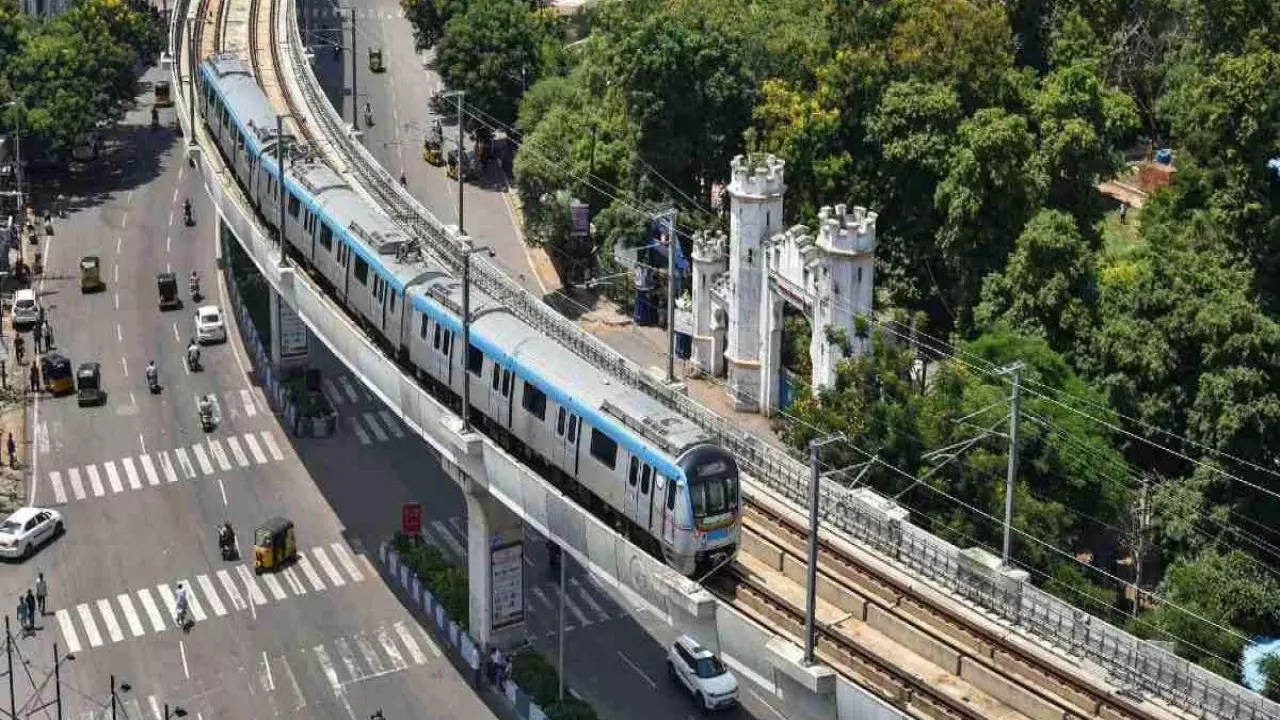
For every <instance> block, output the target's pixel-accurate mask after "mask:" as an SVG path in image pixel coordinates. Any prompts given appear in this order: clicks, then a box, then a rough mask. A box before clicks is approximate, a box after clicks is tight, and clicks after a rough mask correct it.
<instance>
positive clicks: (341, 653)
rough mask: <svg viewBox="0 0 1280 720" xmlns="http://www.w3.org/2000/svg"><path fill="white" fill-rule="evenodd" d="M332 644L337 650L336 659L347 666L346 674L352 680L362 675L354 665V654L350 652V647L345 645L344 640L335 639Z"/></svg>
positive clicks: (356, 665)
mask: <svg viewBox="0 0 1280 720" xmlns="http://www.w3.org/2000/svg"><path fill="white" fill-rule="evenodd" d="M333 644H334V645H335V646H337V648H338V657H339V658H342V664H343V665H346V666H347V674H348V675H350V676H351V677H352V678H358V677H360V676H361V675H363V674H364V673H362V672H360V666H359V665H358V664H357V663H356V654H355V653H354V652H352V651H351V646H350V645H348V644H347V639H346V638H341V637H340V638H337V639H336V640H334V641H333Z"/></svg>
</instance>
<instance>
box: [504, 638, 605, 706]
mask: <svg viewBox="0 0 1280 720" xmlns="http://www.w3.org/2000/svg"><path fill="white" fill-rule="evenodd" d="M511 679H512V680H513V681H515V684H516V685H519V686H520V688H521V689H522V690H524V691H525V692H526V693H528V694H529V697H531V698H533V702H534V704H536V705H537V706H538V707H540V708H542V712H543V713H545V714H546V716H547V718H548V720H596V718H597V717H598V716H597V715H596V711H595V710H594V709H593V708H592V707H591V706H590V705H588V704H587V703H585V702H583V701H581V700H579V699H578V698H576V697H573V696H567V697H565V699H564V701H563V702H561V701H560V700H559V697H560V676H559V675H558V674H557V673H556V669H555V668H553V667H551V664H550V663H548V662H547V661H546V659H545V658H543V657H542V656H541V655H539V654H537V653H536V652H533V651H532V650H525V651H523V652H519V653H516V654H515V655H514V656H513V657H512V658H511Z"/></svg>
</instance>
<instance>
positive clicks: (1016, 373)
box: [1000, 362, 1023, 567]
mask: <svg viewBox="0 0 1280 720" xmlns="http://www.w3.org/2000/svg"><path fill="white" fill-rule="evenodd" d="M1022 368H1023V364H1022V363H1020V362H1018V363H1014V364H1013V365H1010V366H1009V367H1007V368H1004V369H1003V370H1001V371H1000V372H1001V373H1005V372H1008V373H1012V374H1013V393H1012V395H1011V396H1010V400H1009V404H1010V412H1009V473H1008V475H1007V477H1006V479H1005V487H1004V549H1003V551H1002V552H1001V554H1000V561H1001V564H1003V565H1004V566H1005V567H1009V546H1010V541H1011V539H1012V538H1011V528H1012V526H1013V493H1014V485H1015V484H1016V483H1017V479H1018V396H1019V393H1020V391H1021V389H1022Z"/></svg>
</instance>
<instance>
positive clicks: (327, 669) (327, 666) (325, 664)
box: [311, 645, 356, 718]
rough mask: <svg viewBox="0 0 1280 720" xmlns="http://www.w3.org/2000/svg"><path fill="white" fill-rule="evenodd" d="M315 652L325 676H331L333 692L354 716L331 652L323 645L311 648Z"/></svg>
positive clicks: (330, 684) (330, 685)
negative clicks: (331, 657) (330, 654)
mask: <svg viewBox="0 0 1280 720" xmlns="http://www.w3.org/2000/svg"><path fill="white" fill-rule="evenodd" d="M311 651H312V652H313V653H315V656H316V661H317V662H319V663H320V668H321V669H322V670H323V671H324V675H325V677H327V678H329V687H331V688H333V694H334V696H336V697H337V698H338V699H339V700H341V701H342V703H343V705H345V706H346V708H347V714H348V715H349V716H350V717H352V718H354V717H355V716H356V714H355V711H354V710H352V709H351V704H350V703H348V702H347V696H346V694H344V693H343V692H342V683H341V682H339V681H338V671H337V670H335V669H334V668H333V661H332V660H330V659H329V653H327V652H325V650H324V646H323V645H316V646H315V647H313V648H311Z"/></svg>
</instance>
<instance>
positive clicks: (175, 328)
mask: <svg viewBox="0 0 1280 720" xmlns="http://www.w3.org/2000/svg"><path fill="white" fill-rule="evenodd" d="M173 340H174V342H179V343H180V342H182V336H181V335H179V334H178V323H174V324H173ZM186 366H187V363H186V362H183V363H182V367H186ZM187 374H188V375H190V373H189V372H188V373H187Z"/></svg>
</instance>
